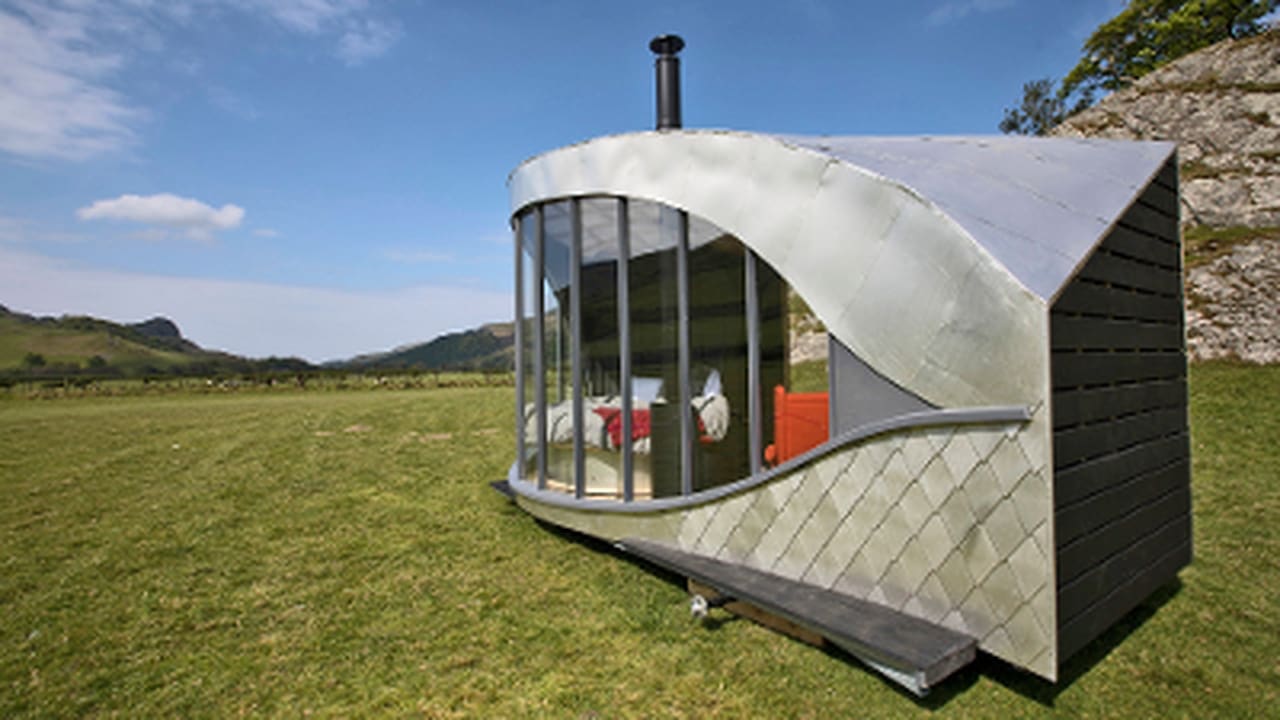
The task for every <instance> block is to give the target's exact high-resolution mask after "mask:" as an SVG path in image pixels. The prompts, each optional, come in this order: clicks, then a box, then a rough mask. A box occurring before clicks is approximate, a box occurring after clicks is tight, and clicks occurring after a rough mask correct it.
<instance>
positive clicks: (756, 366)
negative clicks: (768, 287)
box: [743, 249, 764, 475]
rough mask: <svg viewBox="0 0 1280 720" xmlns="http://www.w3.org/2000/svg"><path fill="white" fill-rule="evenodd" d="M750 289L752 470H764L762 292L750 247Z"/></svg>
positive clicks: (747, 300)
mask: <svg viewBox="0 0 1280 720" xmlns="http://www.w3.org/2000/svg"><path fill="white" fill-rule="evenodd" d="M743 265H744V267H745V272H746V278H745V284H746V289H745V290H746V291H745V292H744V293H743V294H744V296H745V297H744V300H745V303H746V308H745V310H746V315H747V432H748V434H749V436H748V441H747V445H748V451H749V452H750V453H751V465H750V468H751V474H752V475H755V474H756V473H758V472H760V471H761V470H762V469H763V467H762V460H763V457H764V455H763V453H764V449H763V448H762V447H761V446H762V444H763V443H762V441H761V435H762V430H761V426H760V412H761V410H760V295H759V286H758V281H757V279H756V254H755V252H753V251H752V250H750V249H748V250H747V251H746V252H745V253H743Z"/></svg>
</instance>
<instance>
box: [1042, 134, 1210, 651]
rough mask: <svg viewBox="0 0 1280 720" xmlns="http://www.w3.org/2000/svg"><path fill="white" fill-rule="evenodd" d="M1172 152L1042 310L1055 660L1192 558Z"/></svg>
mask: <svg viewBox="0 0 1280 720" xmlns="http://www.w3.org/2000/svg"><path fill="white" fill-rule="evenodd" d="M1174 162H1175V160H1174V159H1172V158H1171V159H1170V161H1169V163H1167V164H1166V166H1165V167H1164V168H1163V169H1162V170H1161V172H1160V173H1159V175H1158V176H1157V178H1156V179H1155V180H1154V181H1153V182H1152V183H1150V184H1149V185H1148V186H1147V187H1146V189H1144V190H1143V192H1142V194H1141V196H1140V197H1139V198H1138V199H1137V200H1136V201H1135V202H1134V203H1133V204H1132V205H1131V206H1130V207H1129V209H1128V210H1126V211H1125V214H1124V216H1123V217H1121V219H1120V220H1119V222H1118V223H1117V224H1116V225H1115V226H1113V227H1112V229H1111V230H1110V231H1109V233H1108V234H1107V236H1106V237H1105V238H1104V239H1103V241H1102V243H1100V244H1099V246H1098V247H1097V248H1096V249H1095V250H1094V252H1093V254H1092V255H1091V256H1090V257H1089V259H1088V260H1087V261H1086V262H1085V263H1084V264H1083V265H1082V266H1081V267H1080V270H1079V271H1078V273H1077V274H1076V276H1075V277H1074V278H1072V280H1071V282H1070V283H1069V284H1068V285H1067V286H1066V287H1065V288H1064V289H1063V290H1062V292H1061V293H1060V294H1059V296H1058V298H1057V300H1056V301H1055V302H1054V304H1053V306H1052V308H1051V310H1050V316H1049V334H1050V346H1051V349H1052V354H1051V360H1050V362H1051V370H1050V375H1051V382H1052V385H1053V403H1052V407H1053V455H1054V458H1053V464H1054V491H1053V495H1054V505H1053V507H1054V546H1055V569H1056V572H1055V580H1056V584H1057V610H1058V612H1057V624H1058V661H1059V663H1061V662H1063V661H1064V660H1066V659H1067V658H1068V657H1070V656H1071V654H1072V653H1074V652H1076V651H1077V650H1079V649H1080V648H1082V647H1084V646H1085V645H1086V644H1088V643H1089V641H1091V640H1093V639H1094V638H1095V637H1097V636H1098V635H1100V634H1101V633H1103V632H1104V631H1106V629H1107V628H1108V627H1110V626H1111V625H1112V624H1114V623H1115V622H1116V621H1117V620H1119V619H1120V618H1121V617H1123V616H1124V614H1125V613H1127V612H1129V611H1130V610H1132V609H1133V608H1134V607H1136V606H1137V605H1138V604H1139V603H1141V602H1142V601H1143V600H1144V599H1146V597H1147V596H1148V595H1150V594H1151V593H1152V592H1153V591H1155V590H1156V589H1158V588H1159V587H1160V586H1162V585H1164V584H1166V583H1168V582H1169V581H1171V580H1172V579H1173V578H1174V577H1175V576H1176V574H1177V571H1178V570H1179V569H1180V568H1182V567H1183V566H1184V565H1186V564H1187V563H1188V562H1190V560H1191V460H1190V454H1191V450H1190V443H1189V435H1188V430H1187V384H1186V375H1187V372H1186V369H1187V360H1186V350H1185V343H1184V319H1183V298H1182V270H1181V264H1182V263H1181V256H1182V251H1181V248H1180V246H1179V235H1178V194H1177V172H1176V167H1175V165H1174Z"/></svg>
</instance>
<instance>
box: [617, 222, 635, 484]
mask: <svg viewBox="0 0 1280 720" xmlns="http://www.w3.org/2000/svg"><path fill="white" fill-rule="evenodd" d="M630 258H631V218H630V208H629V207H628V205H627V199H626V198H618V290H617V292H618V375H619V380H621V383H619V385H620V386H621V393H622V500H623V501H624V502H631V501H632V500H634V499H635V457H634V454H633V452H634V451H633V448H632V445H631V432H632V429H631V412H632V407H631V402H632V388H631V272H630V269H629V268H630V266H629V264H628V261H629V260H630Z"/></svg>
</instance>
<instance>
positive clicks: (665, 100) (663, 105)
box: [649, 35, 684, 130]
mask: <svg viewBox="0 0 1280 720" xmlns="http://www.w3.org/2000/svg"><path fill="white" fill-rule="evenodd" d="M649 49H650V50H652V51H653V52H654V54H655V55H657V56H658V58H657V59H656V60H654V61H653V70H654V75H655V76H656V77H657V80H658V129H659V130H678V129H680V128H681V127H683V125H682V123H681V121H680V58H678V57H676V53H678V52H680V51H681V50H683V49H684V40H683V39H681V38H680V36H679V35H660V36H658V37H656V38H654V39H653V40H650V41H649Z"/></svg>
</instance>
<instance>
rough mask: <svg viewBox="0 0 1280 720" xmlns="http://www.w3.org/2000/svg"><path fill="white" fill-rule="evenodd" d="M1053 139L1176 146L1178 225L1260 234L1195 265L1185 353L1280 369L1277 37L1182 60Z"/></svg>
mask: <svg viewBox="0 0 1280 720" xmlns="http://www.w3.org/2000/svg"><path fill="white" fill-rule="evenodd" d="M1052 134H1054V135H1059V136H1065V137H1073V136H1074V137H1104V138H1117V139H1131V140H1175V141H1177V142H1178V157H1179V160H1180V162H1181V168H1180V169H1181V173H1180V178H1181V188H1180V189H1181V194H1182V220H1183V224H1184V225H1185V226H1202V227H1210V228H1237V229H1238V228H1255V229H1257V233H1256V237H1250V233H1244V237H1237V239H1236V240H1234V241H1233V242H1232V246H1231V248H1230V251H1229V252H1227V253H1225V254H1221V253H1197V255H1204V256H1205V257H1207V258H1209V259H1208V260H1207V261H1205V262H1202V263H1199V264H1197V263H1194V262H1193V263H1188V267H1187V270H1186V296H1187V349H1188V351H1189V353H1190V356H1191V358H1192V359H1193V360H1210V359H1216V358H1230V359H1238V360H1243V361H1246V362H1252V363H1276V362H1280V297H1278V296H1280V240H1276V239H1273V238H1275V237H1276V232H1275V231H1274V228H1276V227H1278V226H1280V30H1274V29H1273V30H1271V31H1269V32H1266V33H1264V34H1262V35H1259V36H1257V37H1254V38H1248V39H1245V40H1227V41H1224V42H1221V43H1218V44H1216V45H1213V46H1211V47H1208V48H1205V49H1204V50H1201V51H1199V52H1196V53H1192V54H1191V55H1188V56H1186V57H1184V58H1180V59H1179V60H1177V61H1175V62H1172V63H1170V64H1169V65H1166V66H1165V67H1163V68H1161V69H1160V70H1157V71H1155V72H1153V73H1151V74H1150V75H1147V76H1146V77H1144V78H1142V79H1141V80H1139V81H1138V82H1136V83H1134V84H1133V85H1132V86H1131V87H1129V88H1127V89H1125V90H1123V91H1120V92H1117V93H1114V94H1112V95H1109V96H1107V97H1106V98H1104V99H1103V100H1102V101H1100V102H1099V103H1098V104H1097V105H1095V106H1094V107H1092V108H1090V109H1088V110H1085V111H1084V112H1081V113H1079V114H1077V115H1074V116H1072V117H1071V118H1069V119H1068V120H1067V121H1066V122H1064V123H1063V124H1062V125H1060V126H1059V127H1057V128H1055V129H1054V131H1053V133H1052ZM1264 228H1271V229H1272V230H1269V231H1264V230H1263V229H1264ZM1238 235H1239V233H1237V236H1238Z"/></svg>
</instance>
